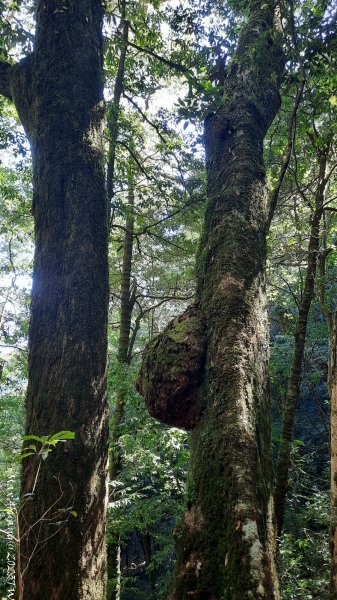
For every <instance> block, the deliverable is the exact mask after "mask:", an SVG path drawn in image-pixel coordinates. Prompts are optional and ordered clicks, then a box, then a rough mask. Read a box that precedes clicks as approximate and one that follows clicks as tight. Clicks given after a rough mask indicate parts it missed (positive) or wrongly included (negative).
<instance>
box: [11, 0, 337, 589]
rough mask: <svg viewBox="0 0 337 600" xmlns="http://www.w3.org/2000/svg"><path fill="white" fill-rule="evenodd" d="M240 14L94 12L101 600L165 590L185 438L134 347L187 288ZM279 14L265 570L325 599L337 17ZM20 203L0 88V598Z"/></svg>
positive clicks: (131, 6)
mask: <svg viewBox="0 0 337 600" xmlns="http://www.w3.org/2000/svg"><path fill="white" fill-rule="evenodd" d="M34 4H35V3H34V2H33V1H32V2H30V1H29V0H27V1H26V0H3V1H1V2H0V27H1V32H2V35H1V41H0V58H1V60H4V61H8V62H12V61H17V60H19V59H20V58H21V57H22V56H23V55H25V54H26V53H27V51H30V50H31V47H32V43H33V42H32V40H33V36H34V30H33V27H34V19H33V16H34ZM242 4H244V3H242V2H239V1H236V0H231V1H229V0H228V2H218V1H216V0H214V1H210V0H207V1H206V2H205V1H204V2H197V1H189V0H169V1H166V2H160V1H159V0H153V1H149V2H145V1H142V0H129V1H127V0H120V1H119V2H114V1H109V2H107V3H106V6H105V21H104V52H105V66H104V77H105V92H104V94H105V101H106V122H105V133H104V136H105V137H104V140H105V147H104V151H105V160H106V178H107V179H106V184H107V193H108V201H109V268H110V295H109V321H108V389H109V406H110V484H109V513H108V515H109V516H108V562H109V588H108V598H109V599H110V600H114V599H117V598H120V599H121V600H131V599H132V600H137V599H138V600H141V599H145V598H151V599H152V600H166V599H167V598H168V595H169V591H170V586H171V576H172V572H173V565H174V560H175V550H174V539H173V535H172V530H173V531H174V527H175V524H176V523H177V522H178V521H179V519H180V517H181V515H182V513H183V511H184V509H185V504H186V497H185V488H186V476H187V475H186V474H187V467H188V461H189V445H190V436H189V433H188V432H186V431H185V430H184V429H180V428H178V427H168V426H166V425H163V424H160V423H159V422H158V421H157V420H155V419H154V418H152V417H150V416H149V414H148V411H147V409H146V407H145V403H144V399H143V398H142V396H141V395H140V394H139V393H138V392H137V391H136V388H135V380H136V379H137V374H138V371H139V368H140V361H141V356H142V352H143V350H144V347H145V345H146V344H147V343H148V341H149V340H151V339H153V338H154V336H155V335H156V334H158V333H159V332H160V331H162V330H163V329H164V328H165V327H166V326H167V324H168V323H169V322H170V321H171V320H172V319H173V318H174V317H176V316H177V315H178V314H180V313H182V312H183V310H185V309H186V308H187V306H188V305H189V304H191V302H192V299H193V297H194V294H195V255H196V252H197V249H198V243H199V238H200V234H201V230H202V221H203V217H204V210H205V196H206V191H205V172H204V148H203V135H202V134H203V122H204V119H205V118H206V117H207V116H208V115H209V114H210V113H213V112H214V111H216V110H217V108H218V107H219V106H220V104H221V102H222V101H223V90H224V82H225V80H226V77H227V76H228V73H229V72H230V70H231V69H233V68H235V64H234V63H233V58H232V57H233V53H234V50H235V48H236V44H237V40H238V36H239V33H240V30H241V26H242ZM279 8H280V11H281V24H282V28H283V32H282V33H283V41H284V53H285V72H284V75H283V78H282V85H281V96H282V106H281V109H280V111H279V113H278V115H277V117H276V119H275V120H274V122H273V124H272V126H271V128H270V129H269V131H268V134H267V138H266V140H265V146H264V158H265V163H266V167H267V180H268V188H269V194H270V212H269V223H268V225H269V232H268V264H267V289H268V298H269V309H268V310H269V320H270V352H271V360H270V393H271V400H272V415H273V436H272V441H273V458H274V464H275V477H274V479H275V484H276V492H275V504H276V512H277V526H278V532H279V546H278V568H279V577H280V589H281V598H282V600H301V599H303V600H310V599H314V598H315V599H319V600H324V599H325V598H326V599H327V598H332V596H330V595H329V570H330V553H329V536H330V531H331V525H332V527H333V523H332V524H331V512H330V498H331V493H332V494H335V495H336V490H334V489H332V492H331V486H330V474H329V472H330V471H329V456H330V436H329V432H330V395H331V392H332V391H333V377H334V375H333V373H334V371H333V369H334V368H335V369H336V364H335V362H336V335H337V333H336V331H337V330H336V323H337V268H336V251H337V241H336V236H337V169H336V167H337V156H336V143H335V142H336V135H337V40H336V35H335V29H336V18H337V12H336V7H335V3H334V2H333V1H331V2H327V1H325V0H294V1H293V0H292V1H289V2H288V1H287V2H280V6H279ZM253 58H254V57H253ZM233 65H234V66H233ZM31 202H32V175H31V157H30V150H29V144H28V142H27V141H26V138H25V134H24V131H23V129H22V126H21V125H20V123H19V120H18V117H17V114H16V111H15V109H14V107H13V105H12V104H11V103H10V102H9V101H8V100H7V99H5V98H4V97H2V96H1V97H0V258H1V265H0V294H1V295H0V336H1V338H0V351H1V353H0V355H1V362H0V377H1V393H0V509H1V513H0V530H1V536H0V597H3V598H13V589H14V587H13V586H14V570H13V564H14V557H15V542H14V540H13V537H12V536H13V532H14V529H15V519H16V510H17V509H16V507H17V502H18V495H19V473H20V464H21V460H20V452H21V447H22V438H23V435H24V397H25V389H26V384H27V354H28V352H27V334H28V322H29V310H30V289H31V272H32V260H33V252H34V226H33V220H32V216H31ZM336 410H337V407H335V411H336ZM56 433H57V432H55V434H56ZM336 444H337V441H336ZM49 449H50V447H48V451H49ZM47 454H48V452H47ZM45 459H46V461H48V456H47V455H46V457H45ZM335 497H336V496H335ZM74 518H76V515H74ZM117 564H119V565H120V568H117V569H116V565H117Z"/></svg>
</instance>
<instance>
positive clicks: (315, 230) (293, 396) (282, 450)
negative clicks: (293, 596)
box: [274, 154, 328, 536]
mask: <svg viewBox="0 0 337 600" xmlns="http://www.w3.org/2000/svg"><path fill="white" fill-rule="evenodd" d="M327 159H328V156H327V154H324V155H323V156H322V157H321V159H320V163H319V173H318V185H317V189H316V194H315V208H314V212H313V214H312V215H311V225H310V237H309V244H308V258H307V261H308V263H307V270H306V275H305V282H304V289H303V294H302V297H301V300H300V303H299V314H298V320H297V325H296V330H295V335H294V340H295V346H294V354H293V358H292V362H291V367H290V374H289V379H288V387H287V395H286V399H285V402H284V406H283V414H282V429H281V439H280V447H279V452H278V459H277V467H276V482H275V494H274V503H275V516H276V526H277V534H278V536H280V535H281V533H282V528H283V520H284V511H285V504H286V497H287V493H288V487H289V471H290V467H291V453H292V442H293V430H294V421H295V415H296V410H297V406H298V401H299V394H300V383H301V373H302V363H303V356H304V348H305V339H306V333H307V327H308V317H309V311H310V307H311V304H312V301H313V298H314V294H315V280H316V271H317V263H318V252H319V238H320V223H321V219H322V214H323V204H324V193H325V188H326V184H327V181H326V178H325V175H326V165H327Z"/></svg>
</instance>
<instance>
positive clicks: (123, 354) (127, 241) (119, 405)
mask: <svg viewBox="0 0 337 600" xmlns="http://www.w3.org/2000/svg"><path fill="white" fill-rule="evenodd" d="M134 204H135V195H134V181H133V177H132V173H131V169H130V168H129V171H128V205H127V217H126V222H125V233H124V241H123V266H122V279H121V303H120V329H119V339H118V354H117V361H118V363H119V365H120V367H121V371H122V369H123V367H124V368H126V367H127V365H129V364H130V355H129V344H130V337H131V318H132V311H133V308H134V302H135V298H134V295H135V289H132V278H131V275H132V255H133V233H134V220H135V218H134ZM121 375H122V372H121V373H120V376H121ZM125 402H126V398H125V390H124V377H123V380H122V381H121V382H120V385H119V388H118V389H117V393H116V402H115V411H114V415H113V419H112V426H111V434H110V438H111V454H110V480H111V481H112V482H114V481H116V480H117V479H118V477H119V475H120V472H121V469H122V457H121V452H120V447H119V438H120V435H121V431H120V428H121V424H122V423H123V421H124V413H125ZM116 494H117V495H118V490H116V492H114V491H112V492H111V495H112V500H114V499H115V498H116ZM120 558H121V553H120V536H119V532H118V531H117V530H115V528H113V527H111V528H110V541H109V545H108V562H109V580H110V581H113V582H114V583H113V585H112V586H111V589H110V591H109V599H111V600H115V599H116V600H119V598H120V586H121V569H120Z"/></svg>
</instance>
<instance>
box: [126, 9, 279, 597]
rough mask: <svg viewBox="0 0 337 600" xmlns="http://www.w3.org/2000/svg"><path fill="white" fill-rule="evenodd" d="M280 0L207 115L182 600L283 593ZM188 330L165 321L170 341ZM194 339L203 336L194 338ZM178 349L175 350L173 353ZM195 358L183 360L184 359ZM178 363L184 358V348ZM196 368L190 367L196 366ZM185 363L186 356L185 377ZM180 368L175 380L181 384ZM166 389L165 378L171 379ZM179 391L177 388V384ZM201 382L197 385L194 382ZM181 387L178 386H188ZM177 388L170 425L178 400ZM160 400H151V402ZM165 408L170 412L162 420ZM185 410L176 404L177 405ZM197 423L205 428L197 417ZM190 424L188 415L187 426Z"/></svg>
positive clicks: (257, 16)
mask: <svg viewBox="0 0 337 600" xmlns="http://www.w3.org/2000/svg"><path fill="white" fill-rule="evenodd" d="M275 6H276V3H274V2H271V1H269V2H268V1H267V2H263V3H261V2H257V1H250V2H247V3H246V9H247V12H246V13H245V18H246V22H245V24H244V26H243V28H242V32H241V35H240V38H239V42H238V47H237V51H236V54H235V56H234V58H233V60H232V62H231V64H230V66H229V68H228V74H227V77H226V79H225V89H224V103H223V106H222V107H221V108H220V109H219V110H218V111H217V112H216V113H215V114H213V115H211V116H209V117H208V118H207V119H206V122H205V145H206V168H207V179H208V204H207V209H206V215H205V223H204V231H203V235H202V239H201V243H200V249H199V255H198V258H197V277H198V282H197V284H198V285H197V303H196V306H197V307H198V310H201V313H202V316H203V320H204V322H205V326H206V340H205V342H203V341H202V338H203V333H202V330H201V329H200V332H198V329H197V328H196V327H195V326H193V327H192V322H193V319H191V317H189V318H188V321H187V323H188V325H187V329H188V331H187V333H186V338H184V339H183V340H182V342H181V344H182V348H183V349H184V352H185V353H187V354H188V358H189V359H191V360H192V359H193V355H192V354H191V350H190V349H193V348H194V347H195V346H196V345H197V347H198V344H195V343H194V342H193V340H194V338H195V337H197V338H198V340H199V341H200V344H202V343H205V345H206V357H205V359H202V360H201V357H202V355H203V353H202V352H201V351H200V352H198V354H197V357H198V360H199V359H200V366H201V368H202V365H204V374H202V373H201V374H200V377H199V379H198V380H197V378H196V377H195V370H194V369H193V368H192V367H189V366H188V360H187V359H186V360H184V361H183V362H184V366H183V371H182V373H181V375H182V385H184V389H186V394H189V393H190V387H189V385H188V381H187V379H188V377H189V374H190V373H191V377H192V382H193V385H194V386H195V385H196V384H197V381H199V383H200V386H201V389H200V393H199V394H197V393H196V390H194V392H193V394H190V398H191V400H192V401H193V402H194V401H196V402H197V403H198V406H199V407H200V410H198V411H197V412H198V413H199V416H197V414H196V415H195V419H193V421H191V419H190V418H188V417H189V415H190V411H188V407H185V406H184V403H182V404H181V406H183V408H184V418H185V414H186V415H187V417H186V426H187V427H194V429H193V431H192V453H191V464H190V471H189V483H188V510H187V512H186V513H185V515H184V517H183V519H182V522H181V523H180V524H179V525H178V526H177V527H176V529H175V538H176V546H177V555H178V556H177V565H176V572H175V579H174V586H173V592H172V596H171V599H172V600H189V599H190V598H194V599H196V600H248V599H251V600H252V599H254V600H271V599H275V598H277V597H278V585H277V578H276V574H275V569H274V540H273V524H272V506H271V474H272V473H271V471H272V467H271V436H270V430H271V427H270V406H269V399H268V383H267V382H268V375H267V365H268V321H267V312H266V292H265V260H266V229H267V209H268V207H267V193H266V186H265V169H264V164H263V140H264V137H265V135H266V132H267V130H268V127H269V126H270V124H271V122H272V120H273V118H274V117H275V115H276V113H277V111H278V109H279V107H280V96H279V83H280V75H281V73H282V70H283V56H282V51H281V49H280V39H279V33H278V31H277V28H276V25H275V21H276V19H275ZM177 327H180V328H181V323H180V321H179V319H176V321H175V322H172V324H171V325H170V326H169V327H168V328H167V330H166V331H165V332H164V334H163V336H164V337H163V338H162V343H158V350H159V349H160V348H161V347H162V345H163V344H164V347H165V348H166V347H167V343H166V342H165V340H166V338H167V337H168V336H169V337H170V339H171V338H172V337H173V333H172V332H171V334H170V331H171V329H174V330H176V329H177ZM192 342H193V343H192ZM155 348H156V343H155V342H154V343H152V344H151V345H150V346H149V349H148V351H147V352H146V353H145V358H144V361H145V362H144V363H143V365H144V367H143V369H142V370H141V373H140V378H139V381H138V386H139V389H141V390H142V391H143V393H144V395H145V396H147V393H146V390H151V389H152V388H153V386H154V385H155V383H154V382H155V377H156V378H158V381H159V382H161V383H162V377H161V375H160V373H159V372H158V374H157V373H156V374H155V375H154V371H153V370H152V371H151V368H150V364H149V361H150V362H151V361H153V364H155V365H156V367H157V366H158V364H160V360H158V361H157V362H156V361H155V359H154V357H153V356H152V358H151V355H153V354H154V352H155ZM170 356H171V355H170ZM184 356H185V355H184ZM178 359H179V353H178ZM186 365H187V367H186ZM177 368H178V369H179V368H180V361H177V364H176V369H175V372H176V371H177ZM177 380H178V374H177V373H176V375H175V380H174V381H175V382H176V381H177ZM162 385H163V383H162ZM175 387H177V386H175ZM193 389H194V388H193ZM178 391H179V390H178ZM175 392H176V390H174V395H171V396H170V394H169V389H167V396H168V398H169V400H168V409H169V419H170V420H171V423H172V415H174V410H173V408H172V406H171V404H172V402H174V398H175V397H176V398H177V401H179V402H181V397H180V396H181V394H179V393H177V394H176V393H175ZM150 403H151V402H150ZM163 406H164V403H163V402H162V403H161V404H160V407H159V408H160V415H161V419H162V420H163ZM176 408H177V409H178V406H177V407H176ZM196 422H197V424H196ZM181 423H182V419H181V420H180V425H181Z"/></svg>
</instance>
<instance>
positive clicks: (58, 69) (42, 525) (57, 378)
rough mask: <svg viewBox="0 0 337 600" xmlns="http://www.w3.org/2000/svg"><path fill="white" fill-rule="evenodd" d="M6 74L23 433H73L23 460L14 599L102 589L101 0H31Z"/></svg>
mask: <svg viewBox="0 0 337 600" xmlns="http://www.w3.org/2000/svg"><path fill="white" fill-rule="evenodd" d="M9 80H10V86H9V87H10V95H11V97H12V98H13V99H14V101H15V104H16V107H17V109H18V113H19V116H20V118H21V121H22V123H23V125H24V127H25V129H26V132H27V135H28V137H29V140H30V143H31V149H32V157H33V186H34V194H33V214H34V220H35V238H36V246H35V257H34V271H33V289H32V305H31V321H30V330H29V381H28V390H27V397H26V409H27V420H26V434H27V435H37V436H44V435H51V434H55V433H57V432H59V431H61V430H70V431H73V432H75V434H76V437H75V440H74V441H71V442H67V443H64V444H61V443H60V444H58V445H57V447H56V448H55V449H53V450H52V452H51V453H50V454H49V455H48V457H47V459H46V460H41V458H36V457H34V456H32V457H28V458H26V459H25V460H24V461H23V472H22V486H21V498H22V501H21V506H20V509H19V531H18V536H19V538H20V543H19V547H18V563H17V567H18V590H17V594H18V595H20V589H19V588H20V584H21V583H22V587H23V589H22V593H21V597H22V598H23V599H24V600H32V599H33V598H34V599H35V600H47V599H48V600H64V599H65V598H67V600H78V599H79V598H81V599H88V600H89V598H90V600H102V598H104V595H105V589H106V548H105V519H106V501H107V458H108V410H107V395H106V328H107V309H108V261H107V203H106V196H105V186H104V169H103V153H102V126H103V114H104V105H103V84H102V5H101V1H100V0H64V1H63V2H62V6H61V7H60V6H59V3H58V2H56V1H55V0H39V2H38V3H37V31H36V39H35V47H34V52H33V54H32V55H31V56H30V57H28V58H27V59H24V60H23V61H22V62H21V63H19V64H18V65H16V66H14V67H11V69H10V73H9ZM28 443H31V442H28ZM37 445H38V443H37Z"/></svg>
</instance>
